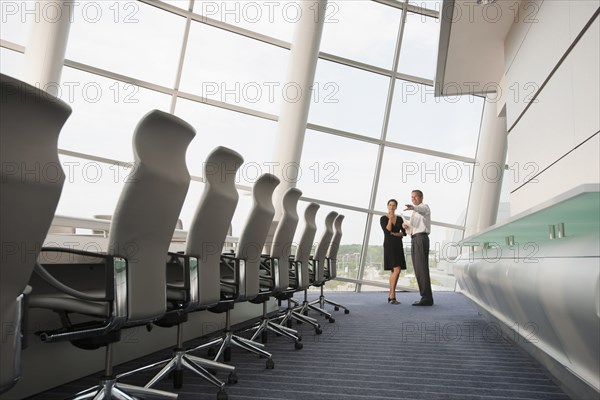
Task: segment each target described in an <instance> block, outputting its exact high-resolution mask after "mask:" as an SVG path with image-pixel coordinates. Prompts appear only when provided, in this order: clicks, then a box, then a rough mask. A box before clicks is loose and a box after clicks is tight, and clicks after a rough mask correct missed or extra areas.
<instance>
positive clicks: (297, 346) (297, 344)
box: [294, 341, 304, 350]
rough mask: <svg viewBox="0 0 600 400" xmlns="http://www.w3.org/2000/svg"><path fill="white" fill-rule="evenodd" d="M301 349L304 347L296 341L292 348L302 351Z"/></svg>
mask: <svg viewBox="0 0 600 400" xmlns="http://www.w3.org/2000/svg"><path fill="white" fill-rule="evenodd" d="M302 347H304V345H303V344H302V343H300V341H296V342H295V343H294V348H295V349H296V350H301V349H302Z"/></svg>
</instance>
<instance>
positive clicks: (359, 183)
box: [297, 130, 377, 208]
mask: <svg viewBox="0 0 600 400" xmlns="http://www.w3.org/2000/svg"><path fill="white" fill-rule="evenodd" d="M357 160H360V162H357ZM376 161H377V146H376V145H373V144H369V143H364V142H360V141H358V140H349V139H346V138H342V137H339V136H334V135H330V134H327V133H323V132H316V131H311V130H308V131H307V132H306V137H305V138H304V148H303V150H302V162H301V163H300V171H301V173H302V175H301V177H300V179H299V180H298V185H297V186H298V188H299V189H301V190H302V192H303V193H304V196H307V197H311V198H315V199H327V200H328V201H334V202H336V203H341V204H348V205H353V206H359V207H364V208H367V207H368V206H369V197H370V193H371V186H372V184H373V169H374V168H375V162H376Z"/></svg>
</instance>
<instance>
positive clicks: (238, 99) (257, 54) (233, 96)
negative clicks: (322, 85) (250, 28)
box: [180, 2, 297, 114]
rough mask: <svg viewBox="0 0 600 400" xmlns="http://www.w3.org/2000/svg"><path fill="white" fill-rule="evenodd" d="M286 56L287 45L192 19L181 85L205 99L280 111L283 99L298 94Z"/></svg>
mask: <svg viewBox="0 0 600 400" xmlns="http://www.w3.org/2000/svg"><path fill="white" fill-rule="evenodd" d="M236 3H239V2H236ZM288 59H289V51H288V50H286V49H282V48H280V47H276V46H273V45H270V44H266V43H263V42H260V41H258V40H253V39H249V38H247V37H245V36H241V35H237V34H234V33H231V32H226V31H223V30H221V29H217V28H213V27H210V26H207V25H205V24H201V23H199V22H193V23H192V26H191V29H190V37H189V41H188V46H187V51H186V56H185V63H184V66H183V75H182V79H181V86H180V88H181V90H182V91H184V92H188V93H192V94H195V95H198V96H201V97H203V98H206V99H207V100H213V101H219V102H223V103H229V104H233V105H236V106H242V107H247V108H251V109H255V110H259V111H263V112H268V113H271V114H279V109H280V108H281V102H282V101H283V100H285V101H296V96H297V92H296V87H295V85H294V83H287V82H285V79H286V74H287V64H288Z"/></svg>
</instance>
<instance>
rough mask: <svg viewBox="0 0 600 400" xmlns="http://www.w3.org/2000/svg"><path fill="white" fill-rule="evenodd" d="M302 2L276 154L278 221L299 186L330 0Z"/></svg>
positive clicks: (276, 206)
mask: <svg viewBox="0 0 600 400" xmlns="http://www.w3.org/2000/svg"><path fill="white" fill-rule="evenodd" d="M298 4H299V6H300V8H301V10H302V17H301V18H300V20H299V21H298V23H297V26H296V28H295V31H294V38H293V40H292V48H291V57H290V64H289V67H288V74H287V81H286V84H287V85H288V86H287V87H288V88H289V91H290V95H289V97H290V98H293V100H294V101H293V102H292V101H287V100H286V98H285V97H284V99H283V105H282V107H281V114H280V116H279V121H278V127H277V139H276V140H277V142H276V145H275V154H274V155H273V161H274V162H275V163H276V164H275V165H276V167H275V175H277V177H278V178H279V179H280V180H281V183H280V184H279V186H278V187H277V189H276V190H275V193H274V194H273V203H274V205H275V210H276V212H275V220H276V221H278V220H279V219H280V216H281V213H282V210H281V199H282V197H283V194H284V193H285V192H286V191H287V190H288V189H289V188H291V187H295V186H296V181H297V179H298V168H299V167H300V157H301V155H302V146H303V145H304V133H305V131H306V122H307V120H308V111H309V109H310V99H311V87H312V85H313V83H314V80H315V71H316V69H317V59H318V57H319V47H320V44H321V35H322V33H323V21H324V19H325V8H326V6H327V0H315V1H300V2H298ZM294 87H295V88H298V89H299V90H301V91H302V92H301V94H302V95H301V96H300V99H299V100H298V101H295V100H296V98H297V97H296V96H295V95H294V96H292V94H291V93H292V91H294ZM300 189H301V188H300ZM301 190H302V189H301Z"/></svg>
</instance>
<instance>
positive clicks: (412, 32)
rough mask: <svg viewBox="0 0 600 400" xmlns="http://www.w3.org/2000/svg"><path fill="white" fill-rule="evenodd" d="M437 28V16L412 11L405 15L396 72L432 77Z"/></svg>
mask: <svg viewBox="0 0 600 400" xmlns="http://www.w3.org/2000/svg"><path fill="white" fill-rule="evenodd" d="M439 30H440V24H439V20H438V19H437V18H431V17H425V16H424V15H420V14H414V13H408V14H407V15H406V25H405V26H404V34H403V36H402V46H401V47H400V59H399V63H398V72H401V73H404V74H409V75H414V76H418V77H421V78H427V79H433V77H434V74H435V67H436V60H437V47H438V39H439Z"/></svg>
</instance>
